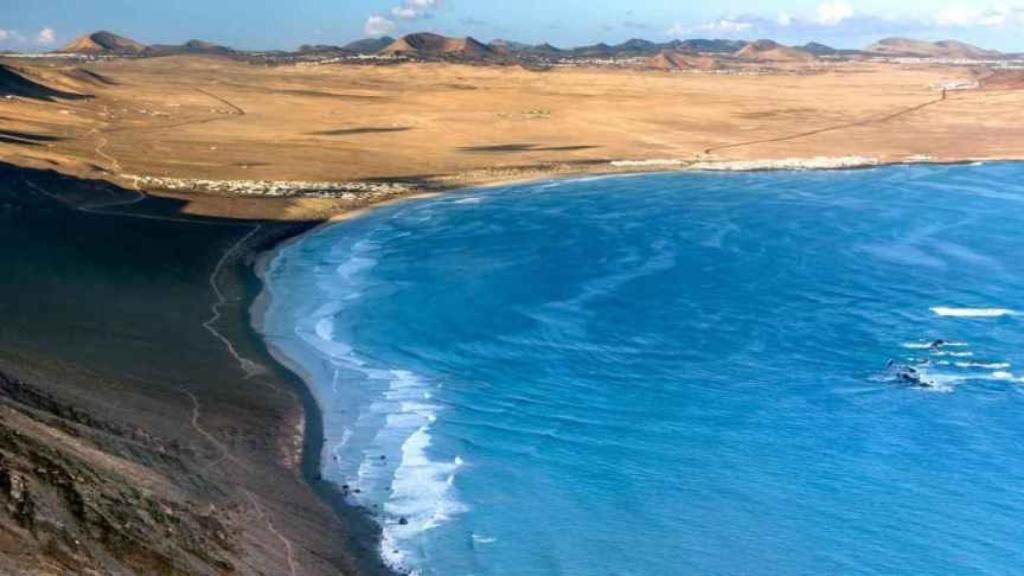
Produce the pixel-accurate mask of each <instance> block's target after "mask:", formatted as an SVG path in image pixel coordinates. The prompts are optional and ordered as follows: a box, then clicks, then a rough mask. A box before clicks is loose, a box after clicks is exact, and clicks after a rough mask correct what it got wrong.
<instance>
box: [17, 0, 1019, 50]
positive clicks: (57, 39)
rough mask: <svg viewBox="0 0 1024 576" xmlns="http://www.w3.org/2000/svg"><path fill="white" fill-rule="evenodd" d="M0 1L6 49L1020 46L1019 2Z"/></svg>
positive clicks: (556, 0) (640, 0)
mask: <svg viewBox="0 0 1024 576" xmlns="http://www.w3.org/2000/svg"><path fill="white" fill-rule="evenodd" d="M1019 1H1020V2H1021V3H1020V4H1014V3H1012V2H1001V1H999V0H948V1H947V0H931V1H924V0H889V1H886V0H810V1H805V0H767V1H766V0H718V1H712V2H709V1H700V2H695V1H685V0H290V1H288V2H280V1H277V2H270V1H258V0H160V1H158V2H150V1H148V0H0V49H7V50H18V51H22V52H32V51H45V50H50V49H54V48H58V47H60V46H61V45H62V44H64V43H66V42H68V41H70V40H72V39H74V38H76V37H78V36H81V35H83V34H86V33H89V32H93V31H96V30H109V31H112V32H115V33H118V34H122V35H125V36H129V37H131V38H134V39H136V40H138V41H140V42H143V43H145V44H159V43H165V44H177V43H181V42H184V41H186V40H190V39H192V38H199V39H202V40H207V41H211V42H217V43H220V44H225V45H228V46H232V47H235V48H241V49H251V50H269V49H294V48H296V47H298V46H299V45H301V44H345V43H346V42H349V41H351V40H355V39H358V38H363V37H367V36H381V35H385V34H386V35H392V36H397V35H401V34H404V33H409V32H421V31H429V32H437V33H440V34H447V35H453V36H466V35H469V36H473V37H475V38H477V39H480V40H484V41H490V40H494V39H498V38H502V39H506V40H516V41H521V42H531V43H539V42H550V43H552V44H555V45H556V46H562V47H570V46H578V45H584V44H593V43H596V42H608V43H616V42H622V41H624V40H627V39H629V38H637V37H639V38H646V39H649V40H654V41H666V40H670V39H673V38H682V39H685V38H732V39H744V40H754V39H758V38H771V39H774V40H778V41H781V42H784V43H788V44H803V43H806V42H811V41H817V42H823V43H826V44H830V45H832V46H835V47H840V48H861V47H864V46H865V45H867V44H869V43H871V42H873V41H875V40H878V39H880V38H883V37H886V36H910V37H914V38H920V39H927V40H940V39H946V38H953V39H957V40H962V41H966V42H971V43H975V44H978V45H980V46H982V47H984V48H993V49H998V50H1004V51H1011V52H1018V51H1019V52H1024V0H1019Z"/></svg>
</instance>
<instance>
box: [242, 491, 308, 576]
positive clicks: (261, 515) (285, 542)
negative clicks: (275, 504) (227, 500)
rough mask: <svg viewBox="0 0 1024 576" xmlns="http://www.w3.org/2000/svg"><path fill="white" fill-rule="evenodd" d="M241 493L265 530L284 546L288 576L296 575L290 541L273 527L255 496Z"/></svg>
mask: <svg viewBox="0 0 1024 576" xmlns="http://www.w3.org/2000/svg"><path fill="white" fill-rule="evenodd" d="M243 491H244V492H245V495H246V496H248V497H249V502H250V503H252V506H253V508H255V510H256V515H257V516H258V517H259V519H260V520H262V521H263V522H264V523H266V525H267V530H269V531H270V533H271V534H273V535H274V536H276V537H277V539H278V540H280V541H281V544H283V545H284V551H285V559H286V560H287V561H288V573H289V575H290V576H296V575H297V574H298V570H296V568H295V552H294V548H293V546H292V541H291V540H289V539H288V538H287V537H285V535H284V534H281V533H280V532H278V530H277V527H275V526H274V522H273V521H272V520H271V519H270V516H269V515H268V514H266V513H265V512H264V511H263V506H261V505H260V502H259V500H257V499H256V496H255V495H254V494H253V493H252V492H249V491H248V490H243Z"/></svg>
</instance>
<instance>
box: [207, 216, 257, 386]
mask: <svg viewBox="0 0 1024 576" xmlns="http://www.w3.org/2000/svg"><path fill="white" fill-rule="evenodd" d="M262 227H263V225H262V224H256V225H255V226H254V227H253V228H252V230H249V232H248V233H247V234H246V235H245V236H242V237H241V238H239V239H238V241H237V242H235V243H234V244H232V245H231V247H230V248H228V249H227V250H225V251H224V253H223V254H222V255H221V257H220V260H218V261H217V265H216V266H215V267H214V268H213V272H211V273H210V280H209V282H210V288H211V290H213V295H214V296H215V297H216V298H217V301H216V302H214V303H213V305H212V306H210V311H211V312H212V313H213V315H212V316H210V319H209V320H207V321H206V322H203V328H205V329H206V330H207V332H209V333H210V334H212V335H213V337H214V338H216V339H218V340H220V341H221V342H222V343H223V344H224V346H225V347H226V348H227V350H228V353H229V354H231V356H232V357H233V358H234V359H235V360H236V361H237V362H238V365H239V366H241V368H242V371H243V372H245V377H246V379H248V378H252V377H253V376H258V375H260V374H263V373H265V372H266V371H267V370H266V368H264V367H263V366H262V365H261V364H259V363H257V362H254V361H252V360H250V359H248V358H246V357H244V356H242V355H241V354H239V353H238V350H236V349H235V345H234V344H232V343H231V340H229V339H228V338H227V337H226V336H224V335H223V334H221V333H220V331H219V330H217V328H216V325H217V322H219V321H220V318H221V313H220V309H221V307H222V306H224V304H226V303H227V298H226V297H225V296H224V292H223V291H221V289H220V285H219V284H218V282H217V277H218V276H219V275H220V273H221V271H222V270H223V269H224V265H225V264H227V262H228V260H229V259H230V258H231V256H232V255H234V253H235V252H237V251H238V249H239V248H241V247H242V246H243V245H244V244H245V243H246V242H247V241H248V240H249V239H250V238H252V237H253V236H254V235H256V233H257V232H259V231H260V229H261V228H262Z"/></svg>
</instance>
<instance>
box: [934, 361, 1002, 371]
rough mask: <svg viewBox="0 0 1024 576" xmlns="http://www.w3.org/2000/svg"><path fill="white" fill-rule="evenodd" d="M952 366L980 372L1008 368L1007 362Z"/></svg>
mask: <svg viewBox="0 0 1024 576" xmlns="http://www.w3.org/2000/svg"><path fill="white" fill-rule="evenodd" d="M946 364H948V362H947V363H946ZM954 365H955V366H956V367H957V368H980V369H982V370H1006V369H1007V368H1009V367H1010V363H1009V362H956V363H954Z"/></svg>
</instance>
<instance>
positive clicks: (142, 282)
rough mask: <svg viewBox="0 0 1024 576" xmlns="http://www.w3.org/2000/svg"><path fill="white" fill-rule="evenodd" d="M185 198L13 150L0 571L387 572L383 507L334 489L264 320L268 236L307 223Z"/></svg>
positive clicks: (1, 196) (4, 302) (1, 191)
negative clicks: (381, 540)
mask: <svg viewBox="0 0 1024 576" xmlns="http://www.w3.org/2000/svg"><path fill="white" fill-rule="evenodd" d="M133 197H135V199H136V201H134V202H131V199H132V198H133ZM129 202H131V203H130V204H129ZM97 205H102V206H104V208H91V207H95V206H97ZM76 207H78V208H85V209H84V210H83V209H76ZM180 209H181V205H180V203H178V202H176V201H170V202H168V201H166V200H161V199H143V200H141V201H139V200H138V197H137V195H136V193H135V192H134V191H130V190H124V189H121V188H119V187H117V186H115V185H113V184H110V183H107V182H104V181H89V180H81V179H76V178H72V177H68V176H63V175H60V174H58V173H56V172H52V171H44V170H32V169H23V168H16V167H13V166H10V165H7V164H4V163H0V246H2V247H3V249H0V271H2V272H3V275H4V278H5V279H7V280H12V279H13V281H6V282H0V574H47V575H49V574H53V575H58V574H61V575H62V574H85V575H97V576H99V575H107V574H138V575H145V576H150V575H164V574H174V575H178V574H182V575H184V574H196V575H213V574H217V575H220V574H289V573H291V572H292V567H294V570H295V573H298V574H304V575H307V574H308V575H325V576H326V575H335V574H382V573H386V570H384V569H383V568H382V567H381V564H380V559H379V557H378V556H377V554H376V546H377V544H378V541H377V540H376V538H378V537H379V530H378V531H377V532H374V530H373V528H374V526H375V525H373V524H372V523H370V522H369V520H368V519H366V518H365V517H364V516H363V515H360V514H359V513H358V511H352V510H349V509H345V508H343V507H342V506H340V505H339V506H336V507H335V508H333V509H332V507H331V506H330V505H329V504H331V503H335V502H334V501H332V500H328V499H327V496H323V497H318V494H319V493H320V491H321V490H322V487H321V486H320V485H319V484H317V483H315V482H314V480H313V475H312V473H311V472H309V471H308V469H307V468H305V467H303V466H302V465H303V464H306V463H309V464H310V465H311V466H316V465H318V464H317V463H316V462H314V461H313V460H312V459H311V458H309V457H308V456H309V454H305V453H304V452H303V449H304V448H305V447H304V445H303V438H302V437H301V436H299V435H297V431H299V430H302V428H301V426H300V422H302V416H303V413H304V412H303V403H301V402H300V401H299V399H298V396H299V395H300V394H301V391H302V390H303V389H302V388H301V386H300V385H299V383H298V381H297V380H296V379H295V378H294V377H293V376H291V375H290V374H289V373H287V372H286V371H285V370H283V369H282V368H280V367H278V366H277V365H276V364H274V363H273V361H272V359H271V358H270V357H269V355H268V354H267V353H266V349H265V347H264V346H263V344H262V341H260V340H259V339H258V337H257V336H256V335H255V334H254V333H253V332H252V331H251V329H250V328H249V324H248V306H249V304H250V303H251V298H252V296H253V295H254V293H255V290H256V289H257V287H258V286H254V284H255V277H254V276H253V274H252V270H251V267H250V264H251V261H252V259H253V258H254V252H252V251H251V250H257V248H256V246H266V245H268V244H267V243H272V242H274V241H276V240H278V239H280V238H281V237H284V236H286V235H287V234H291V233H295V232H296V231H297V230H294V229H295V228H296V227H297V225H295V224H287V225H286V224H278V225H274V224H265V225H264V228H263V229H264V230H265V231H266V234H267V235H266V236H260V237H259V238H256V237H253V239H252V241H253V242H254V243H255V244H253V245H252V247H251V249H250V248H249V247H248V245H246V247H244V248H243V247H240V246H241V240H242V239H243V238H245V237H247V236H246V234H247V233H248V232H247V231H249V232H251V231H252V230H253V226H254V224H253V223H251V222H244V221H243V222H239V221H223V220H216V219H211V218H207V219H196V218H192V217H189V216H187V215H184V214H181V212H180ZM125 214H135V215H136V216H135V217H130V216H125ZM139 216H141V217H139ZM310 225H311V224H310V223H307V224H304V225H303V226H306V228H308V226H310ZM300 229H302V228H301V227H300ZM236 246H239V247H238V248H237V249H236V250H235V251H233V252H231V254H227V249H228V248H231V247H236ZM229 256H230V257H229ZM214 270H217V271H218V273H217V274H214V273H213V272H214ZM211 279H212V280H211ZM211 282H216V284H217V286H218V290H219V291H220V294H221V295H223V298H224V300H223V302H221V305H220V307H219V308H218V312H219V316H218V317H217V318H216V320H215V321H213V322H212V323H211V313H212V312H211V310H212V309H211V306H212V304H213V303H214V302H216V301H217V298H216V297H215V294H214V293H213V292H212V291H211ZM207 326H214V327H215V328H216V330H217V332H218V334H220V335H222V336H224V337H225V338H230V339H231V340H230V341H231V342H232V343H233V345H234V347H235V349H236V350H237V351H238V353H239V354H243V355H245V357H246V358H247V359H251V361H252V362H254V363H258V365H259V366H260V367H261V368H262V371H261V372H260V373H259V374H254V375H252V376H248V375H247V372H246V371H244V370H243V369H242V367H240V365H239V362H238V361H237V360H236V359H235V358H234V357H233V356H232V355H231V354H230V353H229V352H228V350H227V349H226V347H225V345H224V343H223V342H222V341H220V340H218V339H217V338H216V337H214V336H213V335H212V334H211V332H210V331H209V330H208V329H207ZM308 404H309V405H311V404H312V401H311V400H310V401H309V403H308ZM307 409H309V406H307ZM316 418H317V415H316V414H315V413H313V414H311V415H309V416H308V417H307V418H306V422H307V423H308V422H310V421H315V420H316ZM316 437H318V436H317V433H315V431H311V432H310V435H309V436H307V438H316ZM306 446H309V447H310V448H309V449H308V452H309V453H312V454H313V455H314V456H315V455H316V454H318V453H319V452H318V450H319V448H318V445H316V444H315V443H313V442H310V443H308V444H307V445H306ZM301 454H305V455H306V456H307V458H306V459H305V460H302V459H301V458H300V455H301ZM325 494H326V492H325ZM342 514H350V515H351V518H350V517H349V516H344V517H343V516H342ZM357 530H358V534H357Z"/></svg>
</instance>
